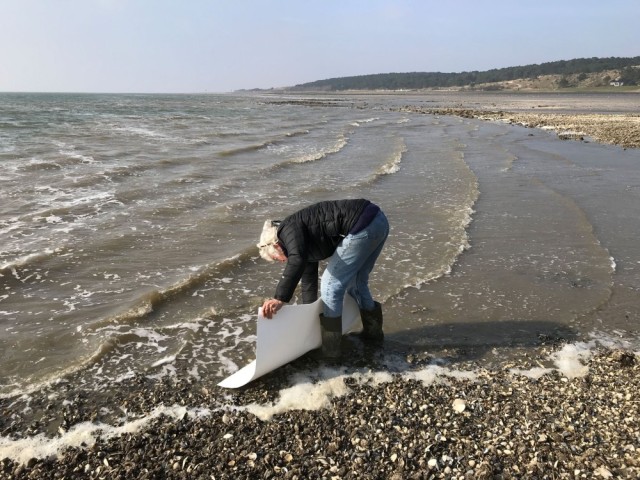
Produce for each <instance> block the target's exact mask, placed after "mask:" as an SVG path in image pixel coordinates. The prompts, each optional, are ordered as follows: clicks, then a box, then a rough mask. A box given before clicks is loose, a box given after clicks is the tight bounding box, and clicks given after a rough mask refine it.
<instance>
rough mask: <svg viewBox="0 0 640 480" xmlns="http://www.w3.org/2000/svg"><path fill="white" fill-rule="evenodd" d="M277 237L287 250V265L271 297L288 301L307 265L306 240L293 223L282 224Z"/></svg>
mask: <svg viewBox="0 0 640 480" xmlns="http://www.w3.org/2000/svg"><path fill="white" fill-rule="evenodd" d="M278 237H279V238H280V241H281V242H282V243H283V244H284V246H285V248H286V250H287V265H286V266H285V268H284V272H283V273H282V277H281V278H280V281H279V282H278V286H277V287H276V294H275V295H274V297H273V298H275V299H277V300H281V301H283V302H287V303H288V302H289V301H290V300H291V298H292V297H293V293H294V292H295V290H296V287H297V286H298V283H299V282H300V279H301V278H302V275H303V273H304V271H305V268H306V267H307V249H306V241H305V238H304V233H303V232H302V231H301V230H300V229H299V228H297V227H296V226H295V225H286V226H284V227H283V229H282V231H281V232H279V235H278Z"/></svg>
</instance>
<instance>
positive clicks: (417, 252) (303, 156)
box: [0, 92, 640, 400]
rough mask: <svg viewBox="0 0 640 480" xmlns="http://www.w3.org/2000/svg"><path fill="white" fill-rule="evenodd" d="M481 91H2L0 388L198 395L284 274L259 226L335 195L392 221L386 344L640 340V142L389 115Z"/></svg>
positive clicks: (382, 281)
mask: <svg viewBox="0 0 640 480" xmlns="http://www.w3.org/2000/svg"><path fill="white" fill-rule="evenodd" d="M492 98H493V97H489V96H487V97H482V95H481V94H475V96H470V97H465V96H464V95H462V94H459V93H451V94H446V93H440V94H437V95H436V94H433V95H431V96H430V95H429V94H424V95H418V94H404V95H389V94H377V95H373V94H372V95H364V94H361V95H356V94H353V95H349V94H341V95H338V94H334V95H332V94H322V95H320V94H318V95H311V94H309V95H295V96H294V95H285V94H277V93H268V92H253V93H251V92H247V93H242V94H240V93H237V94H224V95H222V94H197V95H196V94H194V95H186V94H185V95H158V94H54V93H50V94H45V93H40V94H27V93H4V94H0V192H1V193H0V195H1V201H0V398H3V399H5V400H7V399H11V398H23V397H25V396H27V397H28V396H29V395H34V394H36V393H37V392H38V391H39V390H40V389H42V388H44V387H46V386H50V385H52V384H56V382H62V381H66V380H65V379H68V378H71V376H73V378H74V379H76V380H74V381H77V382H80V383H82V385H83V388H90V389H91V390H92V391H93V392H95V394H96V395H98V396H99V395H100V392H101V391H106V390H109V389H114V388H115V389H117V388H118V386H119V385H120V384H121V383H122V382H123V381H125V380H126V379H130V378H133V377H135V376H140V375H143V376H145V377H148V378H154V379H163V378H171V377H175V376H177V375H188V376H190V377H192V378H193V379H195V380H197V381H198V382H199V383H201V384H202V385H206V386H207V387H208V388H211V389H215V388H216V387H215V386H216V384H217V382H219V381H220V380H222V379H223V378H225V377H226V376H228V375H230V374H231V373H233V372H234V371H236V370H238V369H239V368H241V367H243V366H244V365H246V364H247V363H248V362H250V361H251V360H252V358H253V357H252V355H253V354H254V349H255V342H256V336H255V333H256V328H255V327H256V318H257V310H258V307H259V306H260V305H261V304H262V302H263V301H264V299H266V298H269V297H271V296H272V295H273V293H274V290H275V286H276V283H277V281H278V279H279V277H280V275H281V270H282V265H279V264H269V263H266V262H264V261H263V260H261V259H260V257H259V256H258V250H257V248H256V243H257V242H258V238H259V234H260V231H261V228H262V225H263V223H264V221H265V220H267V219H281V218H283V217H285V216H286V215H288V214H290V213H292V212H294V211H296V210H297V209H300V208H302V207H305V206H307V205H310V204H312V203H314V202H318V201H322V200H330V199H342V198H367V199H370V200H371V201H373V202H374V203H376V204H378V205H379V206H380V207H381V208H382V209H383V210H384V212H385V213H386V215H387V217H388V219H389V222H390V225H391V233H390V236H389V239H388V241H387V244H386V246H385V248H384V250H383V252H382V254H381V257H380V259H379V261H378V263H377V265H376V268H375V270H374V271H373V273H372V276H371V280H370V284H371V289H372V292H373V294H374V297H375V298H376V299H377V300H378V301H380V302H381V303H382V305H383V309H384V319H385V323H384V330H385V334H386V337H385V342H386V343H387V344H388V345H390V346H391V347H390V348H392V349H393V350H394V351H395V352H403V351H409V350H412V351H413V350H416V349H417V350H420V351H427V352H430V351H432V352H438V351H441V350H443V349H452V348H453V349H458V350H460V349H463V350H464V349H468V350H469V351H471V352H474V353H473V354H474V355H475V356H476V358H477V359H478V361H487V362H490V361H495V360H497V359H499V358H502V357H503V356H504V355H505V352H507V354H508V352H509V351H516V350H522V349H525V350H526V349H527V348H534V347H536V346H538V345H540V344H541V342H545V341H550V340H551V341H560V342H562V343H563V344H581V345H595V344H597V343H598V342H599V343H600V344H603V345H618V346H622V347H624V348H631V349H635V350H638V349H640V342H639V340H640V335H639V328H638V325H639V320H640V246H639V245H640V243H639V242H638V234H639V232H640V150H639V149H632V148H630V149H625V148H622V147H620V146H613V145H604V144H600V143H597V142H595V141H591V140H590V139H588V138H584V139H583V140H581V141H579V140H561V139H560V138H559V137H558V135H556V133H555V132H553V131H545V130H541V129H532V128H526V127H525V126H520V125H511V124H507V123H501V122H492V121H484V120H479V119H472V118H461V117H456V116H446V115H437V114H422V113H416V112H415V110H416V108H413V110H412V109H409V108H405V107H406V106H411V107H419V108H434V107H438V106H452V105H458V106H464V105H470V104H472V103H473V102H476V103H477V102H480V103H483V104H486V105H491V102H492V101H493V100H495V99H493V100H492ZM514 98H515V100H514V101H515V102H516V103H517V102H518V101H519V100H520V99H525V100H527V102H524V103H526V104H527V105H531V104H533V105H537V106H538V107H543V106H545V107H547V108H548V107H549V106H550V105H551V106H552V105H554V104H562V105H565V104H566V106H565V107H563V112H564V113H570V112H571V111H572V109H576V108H577V107H575V106H572V100H571V96H562V95H560V94H558V95H553V94H547V95H542V94H540V95H538V96H534V95H531V96H526V94H521V96H517V95H515V96H514ZM616 102H617V104H621V105H623V107H621V110H626V109H631V110H632V111H633V110H634V109H635V111H636V112H637V111H639V110H640V95H636V94H619V95H618V96H616ZM580 103H581V104H582V105H585V104H586V105H589V106H592V105H600V106H601V107H599V110H598V109H597V108H593V107H589V110H590V113H598V112H599V111H600V110H601V111H602V112H604V113H613V112H615V111H616V109H615V108H612V107H610V103H609V102H608V100H607V97H603V96H598V95H597V94H590V95H587V94H585V95H582V96H580ZM602 105H604V106H602ZM518 108H521V109H522V110H524V109H525V108H530V107H529V106H527V107H525V106H518V105H515V106H514V109H518ZM296 301H299V299H298V297H297V296H296V298H295V299H294V301H293V302H296ZM292 341H295V339H292ZM589 342H591V343H589ZM78 379H79V380H78Z"/></svg>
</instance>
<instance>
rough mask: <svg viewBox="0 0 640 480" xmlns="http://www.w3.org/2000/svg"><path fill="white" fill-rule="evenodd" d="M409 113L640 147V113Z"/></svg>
mask: <svg viewBox="0 0 640 480" xmlns="http://www.w3.org/2000/svg"><path fill="white" fill-rule="evenodd" d="M405 111H412V112H417V113H428V114H432V115H456V116H459V117H465V118H478V119H481V120H488V121H500V122H505V123H510V124H513V125H521V126H524V127H530V128H541V129H544V130H553V131H555V132H557V134H558V136H559V137H560V138H562V139H573V140H583V141H585V140H586V141H588V140H592V141H595V142H599V143H604V144H610V145H619V146H621V147H625V148H639V147H640V114H638V115H634V114H619V115H606V114H559V113H517V112H505V111H500V110H474V109H466V108H415V107H406V108H405Z"/></svg>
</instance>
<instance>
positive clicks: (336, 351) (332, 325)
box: [320, 314, 342, 358]
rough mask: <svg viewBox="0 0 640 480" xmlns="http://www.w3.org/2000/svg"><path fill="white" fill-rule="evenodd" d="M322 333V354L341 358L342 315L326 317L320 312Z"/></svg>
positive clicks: (326, 356)
mask: <svg viewBox="0 0 640 480" xmlns="http://www.w3.org/2000/svg"><path fill="white" fill-rule="evenodd" d="M320 331H321V333H322V355H323V356H324V357H325V358H339V357H340V355H341V353H342V352H341V348H340V344H341V342H342V317H341V316H340V317H325V316H324V315H323V314H320Z"/></svg>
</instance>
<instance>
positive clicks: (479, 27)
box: [0, 0, 640, 93]
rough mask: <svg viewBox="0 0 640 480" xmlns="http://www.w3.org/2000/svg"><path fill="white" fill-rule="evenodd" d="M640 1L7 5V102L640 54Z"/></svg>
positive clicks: (0, 34) (42, 0)
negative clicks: (10, 96) (22, 95)
mask: <svg viewBox="0 0 640 480" xmlns="http://www.w3.org/2000/svg"><path fill="white" fill-rule="evenodd" d="M638 25H640V1H638V0H606V1H603V0H561V1H558V0H535V1H528V2H525V1H521V0H456V1H445V0H438V1H436V0H0V92H3V91H4V92H112V93H124V92H135V93H203V92H210V93H214V92H230V91H234V90H239V89H252V88H264V89H267V88H278V87H286V86H292V85H297V84H301V83H305V82H311V81H314V80H322V79H326V78H335V77H345V76H352V75H367V74H374V73H389V72H462V71H474V70H478V71H483V70H489V69H492V68H503V67H513V66H520V65H529V64H539V63H544V62H551V61H556V60H571V59H574V58H585V57H635V56H640V27H639V26H638Z"/></svg>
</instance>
